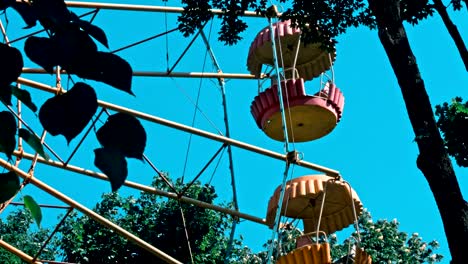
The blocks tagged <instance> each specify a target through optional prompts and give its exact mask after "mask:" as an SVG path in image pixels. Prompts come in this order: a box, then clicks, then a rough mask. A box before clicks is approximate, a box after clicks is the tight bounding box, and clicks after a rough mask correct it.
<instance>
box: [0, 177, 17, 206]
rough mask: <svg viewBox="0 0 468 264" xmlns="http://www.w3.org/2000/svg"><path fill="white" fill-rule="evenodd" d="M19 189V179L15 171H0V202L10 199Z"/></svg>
mask: <svg viewBox="0 0 468 264" xmlns="http://www.w3.org/2000/svg"><path fill="white" fill-rule="evenodd" d="M19 189H20V180H19V177H18V175H16V173H14V172H12V171H9V172H6V173H0V203H4V202H6V201H8V200H10V199H11V197H13V196H14V195H15V194H16V193H17V192H18V191H19Z"/></svg>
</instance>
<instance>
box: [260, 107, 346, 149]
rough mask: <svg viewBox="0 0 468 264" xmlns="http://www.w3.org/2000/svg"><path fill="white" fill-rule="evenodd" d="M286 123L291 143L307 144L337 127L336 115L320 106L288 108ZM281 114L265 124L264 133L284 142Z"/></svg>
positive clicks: (274, 115)
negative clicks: (306, 142)
mask: <svg viewBox="0 0 468 264" xmlns="http://www.w3.org/2000/svg"><path fill="white" fill-rule="evenodd" d="M285 112H286V123H287V128H288V135H289V138H290V141H291V142H305V141H311V140H314V139H318V138H321V137H323V136H325V135H327V134H329V133H330V132H331V131H332V130H333V129H334V128H335V127H336V121H337V120H336V115H335V114H334V113H333V112H331V111H330V110H329V109H327V108H323V107H321V106H318V105H299V106H294V107H290V108H287V109H286V110H285ZM281 127H282V123H281V114H280V113H279V112H278V113H275V114H273V115H272V116H271V118H269V119H268V121H267V122H265V124H264V127H263V131H264V132H265V134H267V135H268V136H269V137H270V138H272V139H275V140H278V141H282V140H283V138H284V136H283V130H282V128H281Z"/></svg>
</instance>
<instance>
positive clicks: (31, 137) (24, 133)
mask: <svg viewBox="0 0 468 264" xmlns="http://www.w3.org/2000/svg"><path fill="white" fill-rule="evenodd" d="M18 136H19V137H21V138H23V139H24V141H26V143H28V145H29V146H31V147H32V148H33V149H34V150H35V151H36V152H37V154H39V155H40V156H41V157H43V158H44V159H45V160H49V159H50V157H49V155H47V153H46V152H45V151H44V147H43V146H42V143H41V139H40V138H39V137H38V136H36V135H35V134H33V133H31V132H29V130H27V129H24V128H20V129H18Z"/></svg>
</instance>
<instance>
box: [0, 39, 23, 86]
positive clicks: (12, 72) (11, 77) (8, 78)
mask: <svg viewBox="0 0 468 264" xmlns="http://www.w3.org/2000/svg"><path fill="white" fill-rule="evenodd" d="M0 58H1V62H0V72H1V74H0V86H3V85H9V84H10V83H12V82H15V81H16V80H17V79H18V77H19V76H20V75H21V71H22V70H23V56H22V55H21V52H20V51H19V50H18V49H16V48H12V47H9V46H8V45H6V44H3V43H0Z"/></svg>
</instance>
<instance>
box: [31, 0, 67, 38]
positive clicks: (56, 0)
mask: <svg viewBox="0 0 468 264" xmlns="http://www.w3.org/2000/svg"><path fill="white" fill-rule="evenodd" d="M32 6H33V8H34V10H35V11H36V12H37V15H38V19H39V22H40V23H41V25H42V26H43V27H44V28H45V29H48V30H52V31H53V32H56V31H58V30H59V29H61V28H63V27H64V26H65V25H66V24H68V23H69V22H70V11H68V8H67V6H66V4H65V2H64V1H63V0H39V1H38V0H35V1H34V2H33V3H32Z"/></svg>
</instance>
